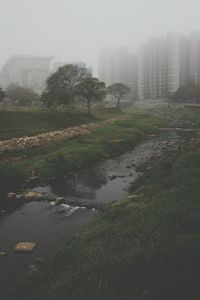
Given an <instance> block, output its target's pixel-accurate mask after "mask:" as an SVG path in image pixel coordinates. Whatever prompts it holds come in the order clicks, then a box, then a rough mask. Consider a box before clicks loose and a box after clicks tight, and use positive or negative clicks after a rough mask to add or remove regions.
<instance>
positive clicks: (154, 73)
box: [138, 33, 200, 99]
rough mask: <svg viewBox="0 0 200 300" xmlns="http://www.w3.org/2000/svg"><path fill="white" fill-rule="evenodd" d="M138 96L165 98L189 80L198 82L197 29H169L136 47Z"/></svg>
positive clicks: (199, 43)
mask: <svg viewBox="0 0 200 300" xmlns="http://www.w3.org/2000/svg"><path fill="white" fill-rule="evenodd" d="M138 61H139V63H138V94H139V99H156V98H166V97H168V96H170V95H173V94H174V93H175V92H176V90H177V89H178V88H179V87H180V86H183V85H185V84H187V82H188V81H189V80H193V81H194V83H195V84H196V85H199V84H200V33H192V34H190V35H189V36H185V35H180V34H177V33H169V34H167V35H166V37H160V38H154V39H150V40H149V41H148V42H147V43H145V44H143V45H142V46H141V48H140V50H139V58H138Z"/></svg>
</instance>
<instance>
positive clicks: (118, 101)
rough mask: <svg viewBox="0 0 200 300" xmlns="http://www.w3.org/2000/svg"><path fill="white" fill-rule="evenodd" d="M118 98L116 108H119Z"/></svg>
mask: <svg viewBox="0 0 200 300" xmlns="http://www.w3.org/2000/svg"><path fill="white" fill-rule="evenodd" d="M119 103H120V98H117V106H116V108H119Z"/></svg>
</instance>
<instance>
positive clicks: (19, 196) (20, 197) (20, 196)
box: [16, 194, 24, 200]
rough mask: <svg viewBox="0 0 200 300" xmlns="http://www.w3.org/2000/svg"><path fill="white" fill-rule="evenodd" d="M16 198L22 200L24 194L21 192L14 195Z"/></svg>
mask: <svg viewBox="0 0 200 300" xmlns="http://www.w3.org/2000/svg"><path fill="white" fill-rule="evenodd" d="M16 199H17V200H23V199H24V196H23V195H21V194H20V195H16Z"/></svg>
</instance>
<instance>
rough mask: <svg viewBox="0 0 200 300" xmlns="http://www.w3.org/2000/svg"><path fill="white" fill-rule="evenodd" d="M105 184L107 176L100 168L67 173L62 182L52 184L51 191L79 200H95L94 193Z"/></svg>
mask: <svg viewBox="0 0 200 300" xmlns="http://www.w3.org/2000/svg"><path fill="white" fill-rule="evenodd" d="M106 183H107V175H106V174H105V172H104V171H103V170H102V169H100V168H93V169H88V170H85V171H82V172H81V173H80V174H78V175H77V174H74V173H68V174H67V175H66V176H65V177H64V178H63V179H62V180H59V181H56V182H54V183H53V184H52V191H53V192H54V193H55V194H59V195H63V196H64V195H65V196H68V195H69V196H70V195H76V196H78V197H79V198H88V199H92V198H95V191H96V190H97V189H100V188H101V187H102V186H103V185H104V184H106Z"/></svg>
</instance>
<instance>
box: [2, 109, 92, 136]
mask: <svg viewBox="0 0 200 300" xmlns="http://www.w3.org/2000/svg"><path fill="white" fill-rule="evenodd" d="M89 121H91V119H90V118H88V115H87V113H86V112H83V111H82V112H80V111H75V112H51V111H0V140H3V139H9V138H11V137H15V136H16V137H21V136H24V135H36V134H39V133H42V132H47V131H53V130H57V129H61V128H66V127H71V126H75V125H77V124H83V123H88V122H89Z"/></svg>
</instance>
